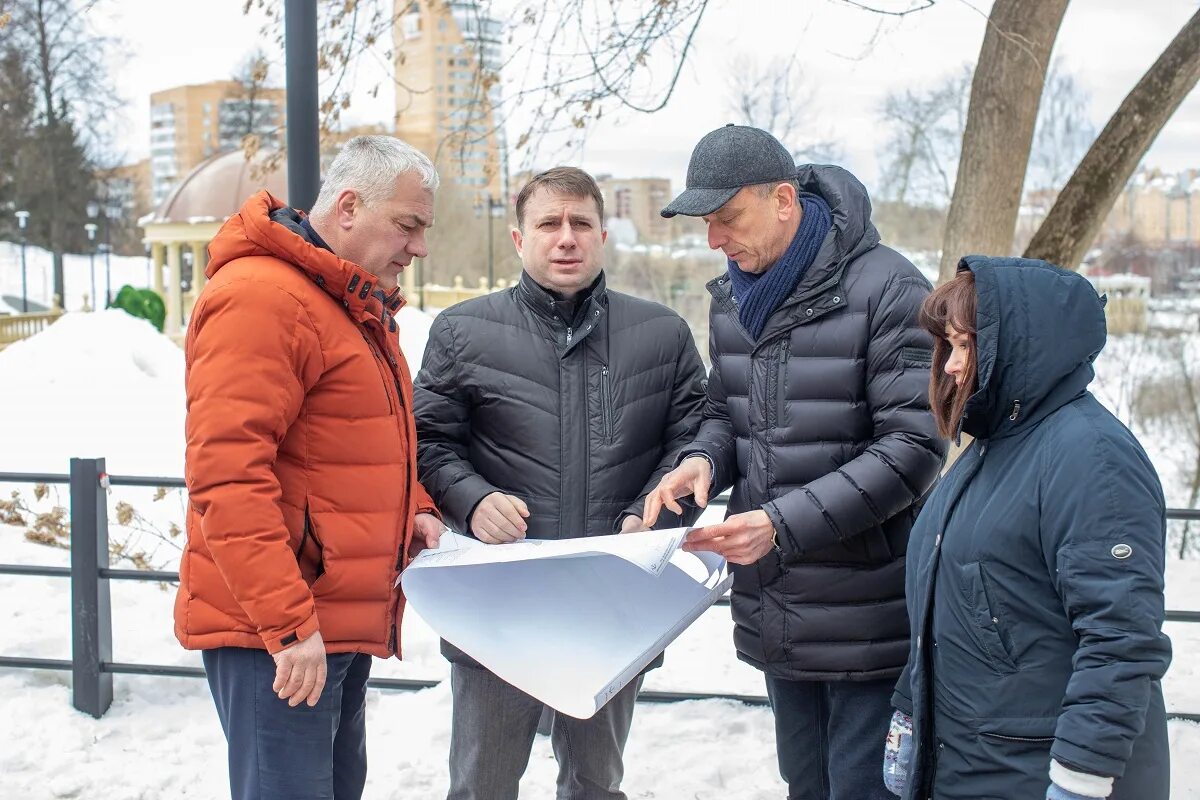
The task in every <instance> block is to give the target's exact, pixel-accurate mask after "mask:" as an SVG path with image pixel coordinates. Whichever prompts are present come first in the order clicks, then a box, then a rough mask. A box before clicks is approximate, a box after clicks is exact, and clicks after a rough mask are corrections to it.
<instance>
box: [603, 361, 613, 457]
mask: <svg viewBox="0 0 1200 800" xmlns="http://www.w3.org/2000/svg"><path fill="white" fill-rule="evenodd" d="M600 417H601V425H602V426H603V427H604V442H605V444H608V443H610V442H612V438H613V401H612V383H611V379H610V377H609V374H608V365H607V364H606V365H605V366H604V368H603V369H602V370H600Z"/></svg>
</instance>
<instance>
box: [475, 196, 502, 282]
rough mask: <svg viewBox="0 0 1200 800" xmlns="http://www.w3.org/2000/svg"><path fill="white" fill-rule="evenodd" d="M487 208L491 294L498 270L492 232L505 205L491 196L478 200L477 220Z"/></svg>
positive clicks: (476, 204) (476, 202)
mask: <svg viewBox="0 0 1200 800" xmlns="http://www.w3.org/2000/svg"><path fill="white" fill-rule="evenodd" d="M485 204H486V205H485ZM485 207H486V209H487V215H488V248H487V251H488V252H487V281H488V285H487V288H488V291H489V292H490V291H491V290H492V289H493V288H495V286H496V269H495V249H496V248H495V246H494V244H493V238H494V234H493V233H492V230H493V227H494V226H493V220H495V219H496V217H498V216H500V215H501V214H503V213H504V203H503V202H502V201H500V200H496V199H495V198H493V197H492V196H491V195H490V194H489V195H487V198H486V200H484V199H482V198H477V199H476V200H475V217H476V218H478V217H479V216H480V215H481V214H482V213H483V211H484V208H485Z"/></svg>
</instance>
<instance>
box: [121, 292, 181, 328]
mask: <svg viewBox="0 0 1200 800" xmlns="http://www.w3.org/2000/svg"><path fill="white" fill-rule="evenodd" d="M112 308H119V309H121V310H122V311H124V312H125V313H127V314H130V315H132V316H135V317H140V318H141V319H144V320H149V321H150V324H151V325H153V326H154V327H156V328H158V331H159V333H162V329H163V323H164V322H166V319H167V306H166V304H165V303H164V302H163V299H162V298H161V297H159V296H158V292H156V291H154V290H153V289H137V288H135V287H133V286H128V285H127V286H122V287H121V291H119V292H117V298H116V299H115V300H113V302H112Z"/></svg>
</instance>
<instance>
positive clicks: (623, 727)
mask: <svg viewBox="0 0 1200 800" xmlns="http://www.w3.org/2000/svg"><path fill="white" fill-rule="evenodd" d="M641 685H642V678H641V676H638V677H637V678H635V679H634V680H633V681H631V682H630V683H629V685H628V686H626V687H625V688H624V689H622V690H621V691H620V692H618V693H617V695H616V696H615V697H614V698H613V699H612V700H611V701H609V703H608V705H606V706H604V708H602V709H600V710H599V711H597V712H596V715H595V716H594V717H592V718H591V719H587V720H580V719H575V718H574V717H568V716H567V715H565V714H558V713H555V714H554V724H553V726H552V728H551V732H550V739H551V743H552V744H553V747H554V756H555V758H557V759H558V794H557V798H558V800H626V798H625V794H624V793H623V792H622V791H621V779H622V778H623V777H624V775H625V765H624V762H623V758H622V754H623V752H624V750H625V742H626V740H627V739H628V738H629V727H630V725H631V723H632V722H633V707H634V701H635V700H636V698H637V692H638V689H639V688H640V687H641ZM450 687H451V692H452V695H453V699H454V710H453V715H452V723H451V731H450V794H449V795H448V796H447V800H517V789H518V786H519V784H520V781H521V775H523V774H524V772H525V768H526V767H527V766H528V765H529V755H530V751H531V750H532V748H533V738H534V736H535V735H536V734H537V726H538V719H539V718H540V717H541V714H542V703H541V701H539V700H535V699H534V698H532V697H530V696H529V695H527V694H525V693H524V692H522V691H520V690H519V689H515V688H513V687H512V686H510V685H509V684H507V683H505V682H504V681H502V680H501V679H500V678H498V677H496V676H495V675H493V674H492V673H491V672H489V671H488V670H486V669H481V668H478V667H470V666H465V665H462V664H452V665H451V668H450Z"/></svg>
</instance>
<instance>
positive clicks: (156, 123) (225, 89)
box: [150, 80, 286, 206]
mask: <svg viewBox="0 0 1200 800" xmlns="http://www.w3.org/2000/svg"><path fill="white" fill-rule="evenodd" d="M285 97H286V93H285V91H284V90H283V89H273V88H266V87H263V86H252V87H248V86H246V85H244V84H242V83H241V82H239V81H235V80H224V81H213V82H212V83H203V84H198V85H195V86H177V87H175V88H173V89H165V90H163V91H161V92H155V93H154V94H152V95H150V197H151V203H152V204H153V205H154V206H157V205H158V204H159V203H161V202H162V201H163V200H164V199H165V198H166V197H167V195H168V194H170V192H171V189H172V188H174V186H175V184H176V183H177V182H178V181H180V180H181V179H183V177H184V176H185V175H187V174H188V172H190V171H191V169H192V168H193V167H195V166H196V165H197V164H199V163H200V162H202V161H204V160H205V159H207V158H209V157H211V156H213V155H216V154H217V153H224V152H228V151H230V150H236V149H237V148H239V147H241V145H242V139H243V137H245V136H246V135H248V134H254V135H256V136H257V137H258V138H259V144H260V146H261V147H263V148H274V147H278V146H279V143H280V141H281V139H282V135H283V122H284V107H285Z"/></svg>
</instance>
